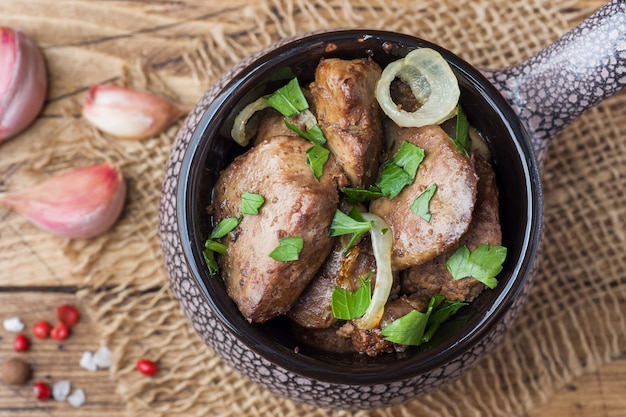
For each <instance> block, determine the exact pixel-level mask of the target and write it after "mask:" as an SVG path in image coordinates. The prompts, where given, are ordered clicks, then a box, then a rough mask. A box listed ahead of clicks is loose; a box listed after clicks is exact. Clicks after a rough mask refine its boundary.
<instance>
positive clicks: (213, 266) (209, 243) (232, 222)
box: [202, 217, 242, 275]
mask: <svg viewBox="0 0 626 417" xmlns="http://www.w3.org/2000/svg"><path fill="white" fill-rule="evenodd" d="M241 219H242V217H226V218H225V219H223V220H222V221H221V222H219V223H218V225H217V226H216V227H215V228H214V229H213V230H212V231H211V234H210V235H209V238H208V239H207V240H206V242H204V250H203V251H202V255H203V256H204V261H205V262H206V264H207V267H208V269H209V273H210V274H211V275H215V274H217V272H218V271H219V266H218V264H217V261H216V260H215V252H217V253H220V254H222V255H225V254H226V251H227V249H228V248H227V247H226V245H225V244H223V243H220V242H217V241H216V239H221V238H223V237H224V236H226V235H227V234H228V233H230V232H232V231H233V230H234V229H235V227H237V226H238V225H239V223H241Z"/></svg>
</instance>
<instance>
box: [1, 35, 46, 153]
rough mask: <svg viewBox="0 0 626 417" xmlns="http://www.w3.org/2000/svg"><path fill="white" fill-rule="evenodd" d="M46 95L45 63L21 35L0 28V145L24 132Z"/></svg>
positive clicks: (37, 49) (39, 109) (35, 49)
mask: <svg viewBox="0 0 626 417" xmlns="http://www.w3.org/2000/svg"><path fill="white" fill-rule="evenodd" d="M47 91H48V74H47V70H46V62H45V60H44V57H43V55H42V53H41V50H40V49H39V47H38V46H37V44H36V43H35V42H34V41H33V40H32V39H30V38H29V37H28V36H26V35H24V34H23V33H21V32H19V31H16V30H13V29H10V28H6V27H1V26H0V142H2V141H4V140H5V139H8V138H10V137H13V136H15V135H17V134H18V133H20V132H21V131H23V130H24V129H26V128H27V127H28V126H29V125H30V124H31V123H32V122H33V121H34V120H35V118H36V117H37V115H38V114H39V112H40V111H41V109H42V107H43V105H44V102H45V100H46V95H47Z"/></svg>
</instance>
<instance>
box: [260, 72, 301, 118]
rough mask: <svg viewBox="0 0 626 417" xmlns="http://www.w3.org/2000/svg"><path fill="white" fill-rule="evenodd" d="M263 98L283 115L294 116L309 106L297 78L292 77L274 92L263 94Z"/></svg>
mask: <svg viewBox="0 0 626 417" xmlns="http://www.w3.org/2000/svg"><path fill="white" fill-rule="evenodd" d="M263 100H265V102H266V103H267V104H269V105H270V106H271V107H273V108H274V109H276V110H278V112H280V114H282V115H283V116H285V117H292V116H295V115H296V114H298V113H300V112H301V111H304V110H306V109H308V108H309V103H307V101H306V97H304V93H302V89H301V88H300V83H299V82H298V78H293V79H292V80H291V81H289V82H288V83H287V84H286V85H284V86H283V87H281V88H279V89H278V90H276V91H275V92H274V93H272V94H269V95H267V96H264V97H263Z"/></svg>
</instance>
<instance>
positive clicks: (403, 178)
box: [376, 141, 424, 200]
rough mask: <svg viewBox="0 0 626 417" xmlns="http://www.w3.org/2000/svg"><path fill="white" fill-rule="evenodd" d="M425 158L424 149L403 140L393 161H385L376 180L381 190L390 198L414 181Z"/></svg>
mask: <svg viewBox="0 0 626 417" xmlns="http://www.w3.org/2000/svg"><path fill="white" fill-rule="evenodd" d="M423 160H424V149H422V148H420V147H419V146H416V145H414V144H412V143H410V142H406V141H404V142H402V144H401V145H400V147H399V148H398V151H397V152H396V154H395V155H394V157H393V159H392V160H391V161H387V162H386V163H385V167H384V168H383V172H382V173H381V174H380V178H379V179H378V181H377V182H376V185H377V186H378V187H379V188H380V191H381V192H382V193H383V195H385V196H386V197H388V198H389V199H390V200H391V199H392V198H394V197H395V196H397V195H398V194H400V191H402V189H404V187H406V186H407V185H410V184H412V183H413V180H414V179H415V175H416V173H417V169H418V168H419V166H420V164H421V163H422V161H423Z"/></svg>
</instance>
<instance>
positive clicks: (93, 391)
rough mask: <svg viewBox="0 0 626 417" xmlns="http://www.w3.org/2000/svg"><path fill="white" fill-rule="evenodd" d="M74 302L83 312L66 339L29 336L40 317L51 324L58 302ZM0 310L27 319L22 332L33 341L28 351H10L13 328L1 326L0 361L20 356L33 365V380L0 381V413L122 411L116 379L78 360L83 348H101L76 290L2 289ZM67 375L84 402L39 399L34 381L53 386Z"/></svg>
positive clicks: (33, 415)
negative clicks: (76, 404)
mask: <svg viewBox="0 0 626 417" xmlns="http://www.w3.org/2000/svg"><path fill="white" fill-rule="evenodd" d="M64 303H66V304H73V305H77V307H78V308H79V310H80V311H81V313H82V314H81V319H80V321H79V322H78V323H77V324H76V325H75V326H74V327H73V329H72V334H71V335H70V337H69V338H67V339H66V340H64V341H61V342H59V341H56V340H54V339H46V340H40V339H36V338H34V337H33V336H32V328H33V325H34V324H35V323H36V322H37V321H39V320H47V321H49V322H50V323H51V324H55V322H56V317H55V312H56V308H57V307H58V306H59V305H61V304H64ZM0 306H2V314H1V316H0V320H2V321H3V320H4V319H6V318H9V317H15V316H17V317H20V319H21V320H22V321H23V322H24V323H25V324H26V329H25V330H24V334H26V335H28V337H29V338H30V340H31V349H30V351H28V352H20V353H17V352H14V350H13V340H14V338H15V334H14V333H10V332H7V331H6V330H4V328H3V327H0V361H4V360H6V359H8V358H12V357H18V358H20V359H23V360H24V361H26V362H28V363H30V364H31V366H32V368H33V378H32V380H31V381H30V382H29V383H28V384H27V385H24V386H9V385H6V384H4V383H0V416H9V415H10V416H28V417H39V416H57V415H63V416H67V417H73V416H76V417H78V416H81V417H92V416H93V417H96V416H103V415H114V414H115V415H118V416H123V415H124V414H125V412H126V411H125V405H124V404H123V402H122V401H121V400H120V398H118V396H117V395H116V393H115V388H116V382H115V380H114V379H113V378H112V377H111V375H110V374H109V371H108V370H98V371H96V372H90V371H87V370H85V369H83V368H82V367H80V365H79V361H80V358H81V355H82V353H83V352H84V351H92V352H94V351H95V350H97V349H98V348H99V346H100V345H99V343H100V342H99V339H100V338H99V336H98V334H97V331H96V326H95V323H93V322H92V321H91V320H90V318H89V316H88V315H87V314H86V313H85V311H84V309H83V308H82V307H81V305H80V304H78V299H77V297H76V296H75V295H74V294H66V293H63V292H39V291H32V292H24V291H19V292H0ZM63 379H66V380H69V381H71V383H72V389H74V388H82V389H83V390H84V391H85V394H86V397H87V401H86V403H85V404H84V405H83V406H82V407H80V408H74V407H72V406H71V405H70V404H69V403H67V402H58V401H54V400H49V401H45V402H44V401H37V400H36V399H35V397H34V395H33V389H32V384H33V382H34V381H38V380H42V381H46V382H48V383H50V384H51V385H52V384H54V383H55V382H57V381H59V380H63Z"/></svg>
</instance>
